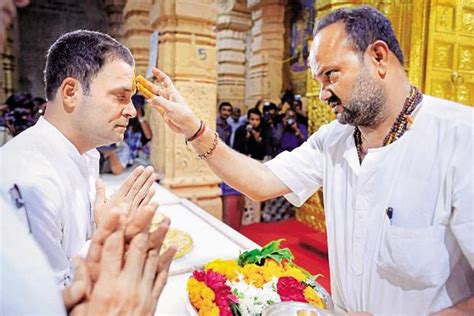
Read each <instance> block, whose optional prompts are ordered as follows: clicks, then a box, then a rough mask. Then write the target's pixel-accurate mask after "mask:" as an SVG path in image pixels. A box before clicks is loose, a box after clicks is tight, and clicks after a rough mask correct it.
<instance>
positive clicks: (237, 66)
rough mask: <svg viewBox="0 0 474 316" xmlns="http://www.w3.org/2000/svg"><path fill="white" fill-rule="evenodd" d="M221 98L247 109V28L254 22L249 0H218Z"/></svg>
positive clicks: (218, 51)
mask: <svg viewBox="0 0 474 316" xmlns="http://www.w3.org/2000/svg"><path fill="white" fill-rule="evenodd" d="M217 4H218V5H217V8H218V16H217V25H216V27H217V63H218V64H217V99H218V103H220V102H223V101H228V102H230V103H231V104H232V105H233V106H237V107H239V108H240V109H242V110H243V111H246V110H247V109H246V107H245V105H244V99H245V73H246V67H245V64H246V55H245V53H246V41H247V34H248V33H247V32H248V30H249V29H250V26H251V24H252V20H251V16H250V11H249V10H248V9H247V4H246V1H245V0H237V1H236V0H222V1H217Z"/></svg>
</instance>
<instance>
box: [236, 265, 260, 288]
mask: <svg viewBox="0 0 474 316" xmlns="http://www.w3.org/2000/svg"><path fill="white" fill-rule="evenodd" d="M241 271H242V274H243V276H244V279H245V282H247V283H248V284H252V285H253V286H255V287H262V285H263V284H264V283H265V278H264V277H263V268H262V267H260V266H257V265H256V264H254V263H252V264H246V265H245V266H244V267H243V268H242V269H241Z"/></svg>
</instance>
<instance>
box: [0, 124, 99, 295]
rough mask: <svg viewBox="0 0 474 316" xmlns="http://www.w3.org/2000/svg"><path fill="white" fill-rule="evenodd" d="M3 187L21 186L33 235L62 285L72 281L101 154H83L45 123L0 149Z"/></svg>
mask: <svg viewBox="0 0 474 316" xmlns="http://www.w3.org/2000/svg"><path fill="white" fill-rule="evenodd" d="M0 170H1V180H0V188H1V190H2V191H4V192H7V191H8V190H9V189H10V188H11V187H12V186H13V185H14V184H16V185H18V187H19V188H20V191H21V193H22V195H23V199H24V201H25V206H26V209H27V214H28V218H29V221H30V225H31V231H32V234H33V236H34V238H35V239H36V241H37V242H38V244H39V246H40V247H41V249H42V250H43V252H44V253H45V255H46V256H47V258H48V260H49V263H50V264H51V267H52V268H53V270H54V273H55V277H56V281H57V283H59V284H60V285H62V286H65V285H68V284H69V283H70V280H71V277H72V275H71V273H72V272H71V267H70V260H71V258H72V256H74V255H77V254H78V253H79V251H80V250H81V248H82V247H83V246H84V245H85V243H86V241H87V239H89V238H90V236H91V234H92V231H93V228H94V225H93V215H92V211H93V210H92V207H91V201H93V198H94V194H95V186H94V182H95V179H96V178H97V177H98V175H99V153H98V152H97V150H95V149H94V150H91V151H89V152H87V153H85V154H84V155H81V154H80V153H79V152H78V150H77V149H76V147H75V146H74V145H73V144H72V143H71V142H70V141H69V140H68V139H67V138H66V137H65V136H64V135H63V134H62V133H60V132H59V131H58V130H57V129H56V128H55V127H54V126H53V125H51V124H50V123H49V122H48V121H47V120H46V119H44V118H40V119H39V121H38V122H37V123H36V124H35V125H34V126H33V127H31V128H29V129H27V130H26V131H24V132H22V133H21V134H19V135H18V136H16V137H15V138H14V139H12V140H11V141H10V142H8V143H7V144H6V145H4V146H3V147H2V148H1V149H0Z"/></svg>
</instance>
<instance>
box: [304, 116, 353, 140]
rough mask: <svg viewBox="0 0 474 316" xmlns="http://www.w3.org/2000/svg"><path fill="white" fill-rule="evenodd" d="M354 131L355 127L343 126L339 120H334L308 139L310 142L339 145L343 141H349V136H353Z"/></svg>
mask: <svg viewBox="0 0 474 316" xmlns="http://www.w3.org/2000/svg"><path fill="white" fill-rule="evenodd" d="M353 131H354V127H353V126H350V125H347V124H341V123H339V122H338V121H337V120H333V121H331V122H329V123H328V124H325V125H322V126H321V127H320V128H319V129H318V130H317V131H316V132H315V133H313V134H312V135H311V136H310V137H309V138H308V141H310V142H312V143H323V144H325V145H326V146H331V145H335V144H338V143H339V142H340V141H341V140H345V139H347V137H348V135H352V133H353Z"/></svg>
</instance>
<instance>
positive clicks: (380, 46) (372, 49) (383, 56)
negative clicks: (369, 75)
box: [367, 40, 390, 78]
mask: <svg viewBox="0 0 474 316" xmlns="http://www.w3.org/2000/svg"><path fill="white" fill-rule="evenodd" d="M367 53H368V54H369V58H370V60H371V62H372V63H373V65H374V67H375V68H376V69H377V73H378V74H379V76H380V77H381V78H384V77H385V75H386V74H387V66H388V57H389V53H390V49H389V48H388V45H387V43H385V42H384V41H381V40H377V41H375V42H373V43H372V44H371V45H370V46H369V47H368V49H367Z"/></svg>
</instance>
